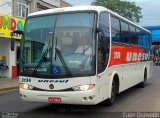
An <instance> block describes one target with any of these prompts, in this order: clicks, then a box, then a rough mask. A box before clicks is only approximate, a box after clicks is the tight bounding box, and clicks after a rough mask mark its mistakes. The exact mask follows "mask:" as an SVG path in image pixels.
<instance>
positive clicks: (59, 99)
mask: <svg viewBox="0 0 160 118" xmlns="http://www.w3.org/2000/svg"><path fill="white" fill-rule="evenodd" d="M48 102H61V98H59V97H48Z"/></svg>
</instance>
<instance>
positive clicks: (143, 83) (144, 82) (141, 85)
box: [139, 69, 147, 88]
mask: <svg viewBox="0 0 160 118" xmlns="http://www.w3.org/2000/svg"><path fill="white" fill-rule="evenodd" d="M146 83H147V70H146V69H145V72H144V80H143V82H141V83H139V87H140V88H144V87H145V86H146Z"/></svg>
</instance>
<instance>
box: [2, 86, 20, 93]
mask: <svg viewBox="0 0 160 118" xmlns="http://www.w3.org/2000/svg"><path fill="white" fill-rule="evenodd" d="M18 88H19V86H14V87H8V88H0V92H4V91H10V90H15V89H18Z"/></svg>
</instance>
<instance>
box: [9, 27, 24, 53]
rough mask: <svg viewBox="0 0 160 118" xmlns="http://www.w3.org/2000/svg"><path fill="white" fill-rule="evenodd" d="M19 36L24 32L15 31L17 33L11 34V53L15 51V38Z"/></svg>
mask: <svg viewBox="0 0 160 118" xmlns="http://www.w3.org/2000/svg"><path fill="white" fill-rule="evenodd" d="M18 35H23V31H20V30H15V31H13V32H11V51H14V47H15V39H14V36H18Z"/></svg>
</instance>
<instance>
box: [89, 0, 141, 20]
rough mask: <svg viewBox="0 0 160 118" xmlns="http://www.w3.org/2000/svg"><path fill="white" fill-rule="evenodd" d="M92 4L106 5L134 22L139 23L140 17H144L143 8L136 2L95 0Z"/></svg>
mask: <svg viewBox="0 0 160 118" xmlns="http://www.w3.org/2000/svg"><path fill="white" fill-rule="evenodd" d="M92 5H98V6H104V7H106V8H108V9H110V10H112V11H114V12H116V13H118V14H119V15H121V16H123V17H125V18H127V19H129V20H131V21H133V22H137V23H138V22H139V21H140V18H142V15H141V9H142V8H140V7H139V6H137V5H136V4H135V2H128V1H122V0H94V1H93V3H92Z"/></svg>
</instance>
